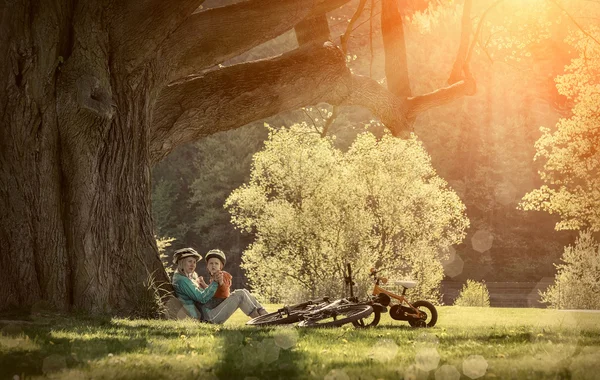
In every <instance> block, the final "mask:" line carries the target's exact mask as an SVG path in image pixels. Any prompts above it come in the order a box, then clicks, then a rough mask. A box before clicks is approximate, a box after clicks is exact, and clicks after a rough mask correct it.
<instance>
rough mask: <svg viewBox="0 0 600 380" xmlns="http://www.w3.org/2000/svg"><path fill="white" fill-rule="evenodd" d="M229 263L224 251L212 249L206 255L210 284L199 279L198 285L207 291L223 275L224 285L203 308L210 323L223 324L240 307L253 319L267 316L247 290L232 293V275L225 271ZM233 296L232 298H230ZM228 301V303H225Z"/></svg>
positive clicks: (220, 286) (221, 285)
mask: <svg viewBox="0 0 600 380" xmlns="http://www.w3.org/2000/svg"><path fill="white" fill-rule="evenodd" d="M226 263H227V258H226V257H225V254H224V253H223V251H221V250H219V249H212V250H210V251H208V253H207V254H206V269H207V270H208V273H209V275H210V280H209V283H208V284H207V283H206V282H205V281H204V278H202V277H199V278H198V285H199V286H200V287H201V288H202V289H206V288H207V287H208V286H209V284H212V283H213V282H215V281H217V278H218V277H220V276H221V275H222V278H223V280H222V283H221V284H220V285H219V287H218V288H217V291H216V293H215V295H214V296H213V297H212V298H211V299H210V300H209V301H208V302H207V303H205V304H204V305H203V306H202V310H203V313H204V315H206V316H207V319H208V321H210V322H213V323H222V322H224V321H225V320H227V318H229V316H230V315H231V314H233V312H234V311H235V310H236V309H237V308H238V307H239V308H240V309H242V311H243V312H244V313H245V314H246V315H248V316H250V317H251V318H254V317H257V316H259V315H264V314H267V311H266V310H265V309H264V308H263V307H262V305H261V304H260V303H259V302H258V301H257V300H256V298H255V297H254V296H253V295H252V294H250V292H249V291H247V290H246V289H237V290H234V291H233V292H231V290H230V289H231V279H232V277H231V274H229V273H227V272H225V271H223V267H224V266H225V264H226ZM230 295H231V297H230ZM225 300H227V302H224V301H225Z"/></svg>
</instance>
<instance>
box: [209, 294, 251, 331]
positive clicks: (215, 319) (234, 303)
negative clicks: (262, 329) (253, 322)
mask: <svg viewBox="0 0 600 380" xmlns="http://www.w3.org/2000/svg"><path fill="white" fill-rule="evenodd" d="M238 308H239V309H241V310H242V311H243V312H244V314H246V315H250V314H252V313H253V312H254V311H255V310H257V309H260V308H262V306H261V304H260V303H259V302H258V301H257V300H256V298H254V296H253V295H252V294H250V292H249V291H247V290H246V289H236V290H234V291H233V292H231V294H230V295H229V297H227V298H226V299H225V300H224V301H223V302H221V303H220V304H219V306H217V307H215V308H214V309H207V308H203V310H202V311H203V317H204V319H205V320H207V321H209V322H212V323H224V322H225V321H226V320H228V319H229V317H231V315H232V314H233V313H234V312H235V311H236V310H237V309H238Z"/></svg>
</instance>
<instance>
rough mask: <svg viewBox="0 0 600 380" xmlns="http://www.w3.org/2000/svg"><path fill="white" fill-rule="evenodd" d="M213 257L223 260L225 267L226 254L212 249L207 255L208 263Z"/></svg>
mask: <svg viewBox="0 0 600 380" xmlns="http://www.w3.org/2000/svg"><path fill="white" fill-rule="evenodd" d="M211 257H216V258H217V259H219V260H221V262H222V263H223V266H225V263H226V262H227V259H226V258H225V254H224V253H223V251H221V250H220V249H211V250H210V251H208V253H207V254H206V261H207V262H208V259H210V258H211Z"/></svg>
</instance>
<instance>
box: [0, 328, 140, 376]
mask: <svg viewBox="0 0 600 380" xmlns="http://www.w3.org/2000/svg"><path fill="white" fill-rule="evenodd" d="M3 341H4V344H3V347H2V351H4V352H2V355H0V368H2V374H3V375H4V374H6V375H9V376H13V375H19V376H21V375H26V376H36V375H43V374H45V373H48V372H55V371H59V370H62V369H66V368H76V367H78V366H81V365H84V364H85V363H87V362H88V361H94V360H98V359H100V358H105V357H107V355H109V354H112V355H119V354H121V353H127V352H132V351H136V350H139V349H143V348H144V347H146V344H147V342H146V339H130V338H128V337H126V336H123V337H121V338H89V339H66V338H55V337H52V336H50V331H47V332H45V333H41V332H39V331H38V332H37V333H36V334H35V335H33V337H30V336H29V335H27V332H25V335H20V336H18V337H3ZM6 343H8V344H6Z"/></svg>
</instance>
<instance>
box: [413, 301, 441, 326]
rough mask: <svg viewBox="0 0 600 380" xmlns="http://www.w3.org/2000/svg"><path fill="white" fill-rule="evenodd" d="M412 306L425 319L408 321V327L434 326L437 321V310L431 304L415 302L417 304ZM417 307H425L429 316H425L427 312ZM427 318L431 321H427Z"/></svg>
mask: <svg viewBox="0 0 600 380" xmlns="http://www.w3.org/2000/svg"><path fill="white" fill-rule="evenodd" d="M413 306H414V307H415V308H416V309H418V310H419V311H420V312H421V313H425V319H418V320H417V319H409V320H408V324H409V325H411V326H412V327H433V326H435V324H436V322H437V319H438V313H437V309H436V308H435V306H433V304H432V303H431V302H428V301H417V302H415V303H413ZM419 307H425V308H426V309H427V310H428V311H429V314H427V312H425V311H423V310H422V309H420V308H419ZM429 317H431V319H429Z"/></svg>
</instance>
